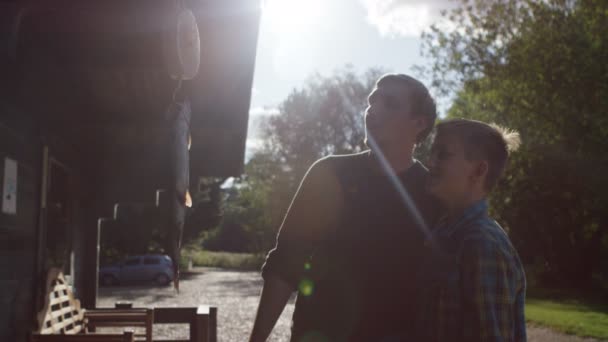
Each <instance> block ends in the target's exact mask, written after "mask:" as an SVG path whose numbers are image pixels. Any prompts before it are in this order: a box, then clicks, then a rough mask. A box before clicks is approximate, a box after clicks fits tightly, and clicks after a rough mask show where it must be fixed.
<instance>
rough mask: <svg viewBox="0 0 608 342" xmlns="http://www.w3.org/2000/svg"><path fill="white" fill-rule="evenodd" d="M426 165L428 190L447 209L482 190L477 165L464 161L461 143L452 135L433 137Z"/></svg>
mask: <svg viewBox="0 0 608 342" xmlns="http://www.w3.org/2000/svg"><path fill="white" fill-rule="evenodd" d="M428 164H429V171H430V180H429V184H428V189H429V191H430V192H431V193H432V194H433V195H435V196H436V197H437V198H438V199H439V200H440V201H442V202H443V203H444V204H445V205H447V206H448V207H455V208H458V207H459V206H460V205H461V204H463V203H465V202H466V201H467V200H468V199H469V198H471V197H472V194H473V192H474V191H475V190H478V189H479V188H480V186H481V187H483V185H482V184H483V183H482V182H483V181H484V177H483V176H484V174H481V175H480V167H481V165H480V162H479V161H470V160H468V159H467V158H466V156H465V146H464V144H463V142H462V141H461V140H460V139H459V138H458V137H457V136H455V135H453V134H449V133H448V134H438V135H437V136H436V137H435V141H434V142H433V146H432V147H431V157H430V159H429V163H428Z"/></svg>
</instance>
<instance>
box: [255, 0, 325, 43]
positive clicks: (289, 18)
mask: <svg viewBox="0 0 608 342" xmlns="http://www.w3.org/2000/svg"><path fill="white" fill-rule="evenodd" d="M325 1H326V0H325ZM325 1H324V0H265V1H264V2H263V12H262V20H263V21H265V22H266V23H267V24H268V26H269V28H270V29H271V30H272V31H273V32H274V33H276V34H279V35H291V36H295V35H298V34H302V33H306V32H309V31H311V30H314V28H315V27H316V26H318V23H320V22H321V21H322V20H324V18H325V16H326V14H327V13H326V12H327V11H326V10H327V8H326V5H325V3H326V2H325Z"/></svg>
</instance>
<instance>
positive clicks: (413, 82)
mask: <svg viewBox="0 0 608 342" xmlns="http://www.w3.org/2000/svg"><path fill="white" fill-rule="evenodd" d="M385 82H396V83H397V84H402V85H404V86H405V87H406V88H407V89H408V91H409V94H408V101H409V103H410V104H411V107H410V110H411V113H412V114H413V115H416V116H423V117H425V118H426V119H427V128H426V129H424V130H423V131H422V132H420V134H418V136H417V137H416V142H418V143H420V142H422V141H423V140H424V139H426V137H427V136H428V135H429V133H431V131H432V130H433V126H434V125H435V120H436V119H437V106H436V105H435V100H433V97H431V94H430V92H429V90H428V89H427V88H426V87H425V86H424V84H422V82H420V81H418V80H417V79H415V78H413V77H411V76H408V75H405V74H386V75H384V76H382V77H380V79H378V81H377V82H376V86H379V85H381V84H382V83H385Z"/></svg>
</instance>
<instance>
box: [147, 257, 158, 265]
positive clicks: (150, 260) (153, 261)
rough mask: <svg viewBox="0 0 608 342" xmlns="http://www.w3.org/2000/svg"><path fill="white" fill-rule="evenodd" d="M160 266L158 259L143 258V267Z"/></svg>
mask: <svg viewBox="0 0 608 342" xmlns="http://www.w3.org/2000/svg"><path fill="white" fill-rule="evenodd" d="M158 264H160V259H158V258H144V265H158Z"/></svg>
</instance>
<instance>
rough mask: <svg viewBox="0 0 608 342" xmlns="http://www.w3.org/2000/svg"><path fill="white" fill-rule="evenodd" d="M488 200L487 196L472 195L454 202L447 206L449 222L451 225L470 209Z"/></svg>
mask: <svg viewBox="0 0 608 342" xmlns="http://www.w3.org/2000/svg"><path fill="white" fill-rule="evenodd" d="M485 198H486V194H485V193H483V194H481V193H471V194H469V195H468V196H466V197H464V198H463V199H461V200H459V201H454V202H453V203H450V204H448V205H447V206H446V209H447V221H448V223H449V224H452V223H454V222H456V221H457V220H458V219H459V218H460V217H462V215H464V212H465V211H466V210H467V209H469V208H470V207H471V206H472V205H474V204H475V203H477V202H479V201H481V200H483V199H485Z"/></svg>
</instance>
